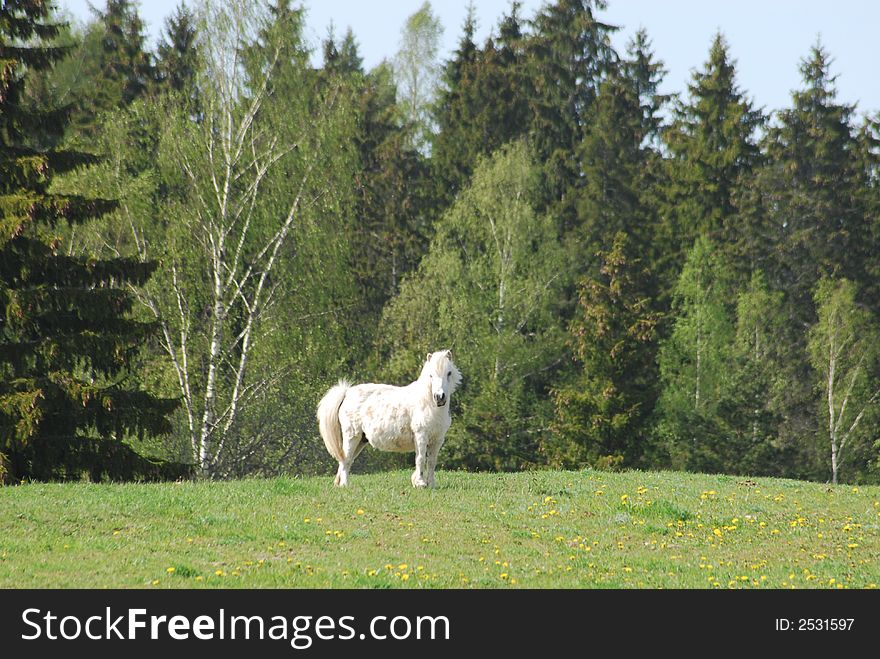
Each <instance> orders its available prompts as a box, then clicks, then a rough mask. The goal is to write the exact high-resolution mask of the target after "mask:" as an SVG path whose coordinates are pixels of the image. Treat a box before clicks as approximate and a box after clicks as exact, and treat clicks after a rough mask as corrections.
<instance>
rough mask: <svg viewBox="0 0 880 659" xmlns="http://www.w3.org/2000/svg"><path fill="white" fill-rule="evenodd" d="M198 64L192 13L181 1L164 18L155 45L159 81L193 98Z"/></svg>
mask: <svg viewBox="0 0 880 659" xmlns="http://www.w3.org/2000/svg"><path fill="white" fill-rule="evenodd" d="M198 67H199V63H198V49H197V46H196V24H195V16H194V15H193V13H192V12H191V11H190V10H189V9H188V8H187V6H186V5H185V4H184V3H183V2H181V3H180V4H179V5H178V6H177V9H175V10H174V13H173V14H172V15H171V16H169V17H168V18H166V19H165V34H164V35H163V36H162V38H161V39H160V41H159V44H158V45H157V47H156V73H157V77H158V82H159V84H160V85H161V84H165V85H167V86H168V87H170V88H171V89H172V90H174V91H175V92H178V93H182V94H184V95H185V96H186V97H187V98H190V99H193V98H194V97H195V91H196V89H195V85H196V73H197V71H198Z"/></svg>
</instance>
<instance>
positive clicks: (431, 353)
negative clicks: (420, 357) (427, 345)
mask: <svg viewBox="0 0 880 659" xmlns="http://www.w3.org/2000/svg"><path fill="white" fill-rule="evenodd" d="M433 354H434V353H433V352H429V353H428V356H427V357H425V361H426V362H429V361H431V355H433Z"/></svg>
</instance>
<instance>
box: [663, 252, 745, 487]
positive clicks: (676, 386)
mask: <svg viewBox="0 0 880 659" xmlns="http://www.w3.org/2000/svg"><path fill="white" fill-rule="evenodd" d="M730 288H731V287H730V273H729V269H728V267H727V265H726V263H725V262H724V261H723V260H722V259H721V258H720V256H719V254H718V252H717V250H716V248H715V246H714V245H713V243H712V242H711V241H710V240H709V239H707V238H699V239H697V241H696V243H694V247H693V249H692V250H691V251H690V254H689V255H688V258H687V261H686V263H685V266H684V269H683V270H682V272H681V276H680V277H679V280H678V283H677V284H676V286H675V289H674V291H673V313H674V314H675V318H674V321H673V324H672V331H671V334H670V336H669V338H668V339H667V340H666V341H665V342H664V343H663V344H662V345H661V348H660V354H659V357H658V362H659V365H660V380H661V383H662V393H661V395H660V399H659V401H658V404H657V411H658V415H659V418H660V419H661V422H660V428H659V430H660V434H661V435H662V439H663V442H664V443H665V445H666V449H667V450H668V451H669V453H670V456H671V460H672V466H673V467H675V468H679V469H694V470H710V469H711V470H719V469H720V467H719V456H720V452H721V451H720V450H719V447H718V446H717V445H716V444H717V442H718V441H719V440H720V439H721V437H720V434H721V433H720V432H719V430H720V429H719V428H718V424H717V421H718V414H717V413H718V405H719V403H720V402H721V401H722V400H723V399H724V397H725V396H726V393H727V390H728V388H729V384H730V379H729V376H730V373H729V371H730V357H731V347H732V344H733V338H734V324H733V321H732V319H731V310H730V308H729V306H730Z"/></svg>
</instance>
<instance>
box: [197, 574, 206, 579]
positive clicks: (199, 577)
mask: <svg viewBox="0 0 880 659" xmlns="http://www.w3.org/2000/svg"><path fill="white" fill-rule="evenodd" d="M204 580H205V577H203V576H202V575H201V574H200V575H198V576H197V577H196V581H204Z"/></svg>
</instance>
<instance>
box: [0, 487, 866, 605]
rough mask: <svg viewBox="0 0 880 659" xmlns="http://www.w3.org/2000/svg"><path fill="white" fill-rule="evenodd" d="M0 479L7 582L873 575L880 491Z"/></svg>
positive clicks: (677, 581)
mask: <svg viewBox="0 0 880 659" xmlns="http://www.w3.org/2000/svg"><path fill="white" fill-rule="evenodd" d="M438 484H439V487H438V489H436V490H434V491H417V490H413V489H412V488H411V487H410V485H409V475H408V473H404V472H390V473H384V474H374V475H359V474H356V475H355V476H354V477H353V479H352V485H351V487H349V488H348V489H345V490H340V489H334V488H333V487H331V478H330V477H329V476H327V477H323V478H302V479H301V478H279V479H275V480H256V479H255V480H243V481H234V482H213V483H211V482H196V483H191V482H185V483H173V484H162V485H138V484H124V485H92V484H64V485H62V484H48V485H44V484H40V485H24V486H20V487H7V488H0V509H2V510H3V513H4V514H3V515H2V519H0V587H3V588H10V587H12V588H28V587H36V588H43V587H63V588H71V587H116V588H119V587H121V588H141V587H146V588H199V587H222V588H230V587H233V588H234V587H242V588H262V587H268V588H274V587H303V588H312V587H315V588H325V587H354V588H363V587H375V588H390V587H406V588H425V587H430V588H459V587H465V588H486V587H488V588H500V587H503V588H508V587H518V588H537V587H550V588H569V587H603V588H656V587H663V588H705V587H720V588H727V587H736V588H789V587H792V586H793V587H797V588H802V587H808V588H813V587H817V588H863V587H876V585H877V584H878V583H880V562H878V559H880V534H878V527H880V487H861V488H859V487H852V486H837V487H831V486H827V485H823V484H816V483H805V482H799V481H789V480H778V479H755V480H751V479H747V478H737V477H728V476H712V475H703V474H683V473H662V472H659V473H646V472H625V473H607V472H596V471H584V472H550V471H541V472H527V473H516V474H469V473H457V472H443V473H440V474H439V475H438Z"/></svg>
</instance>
